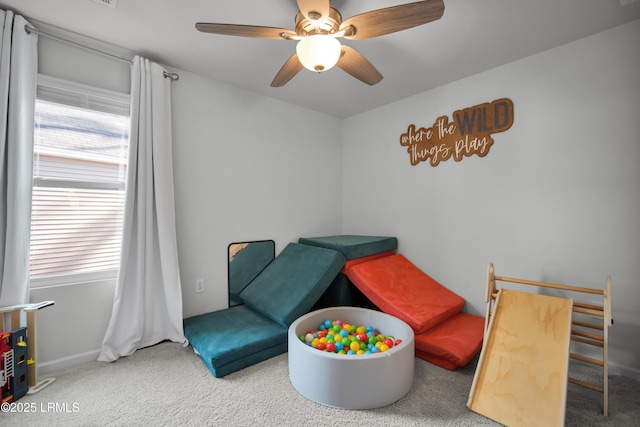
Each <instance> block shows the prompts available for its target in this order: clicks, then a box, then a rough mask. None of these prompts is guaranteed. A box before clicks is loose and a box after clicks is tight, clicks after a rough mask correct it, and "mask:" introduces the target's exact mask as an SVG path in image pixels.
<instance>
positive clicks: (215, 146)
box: [31, 25, 342, 374]
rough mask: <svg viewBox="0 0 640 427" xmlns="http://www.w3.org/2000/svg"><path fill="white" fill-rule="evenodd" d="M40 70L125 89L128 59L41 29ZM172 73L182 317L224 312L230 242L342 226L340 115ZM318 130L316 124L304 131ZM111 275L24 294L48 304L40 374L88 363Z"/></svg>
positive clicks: (109, 296) (282, 240)
mask: <svg viewBox="0 0 640 427" xmlns="http://www.w3.org/2000/svg"><path fill="white" fill-rule="evenodd" d="M39 26H40V27H41V26H42V25H39ZM83 42H84V43H85V44H89V45H92V44H94V43H93V41H91V40H83ZM100 48H101V49H103V50H105V49H106V50H109V49H110V48H109V47H108V46H107V47H105V46H100ZM111 50H113V49H111ZM113 53H118V52H113ZM121 53H122V54H127V53H126V52H121ZM39 71H40V72H41V73H45V74H51V75H53V76H55V77H59V78H66V79H69V80H74V81H78V82H80V83H84V84H92V85H96V86H98V87H102V88H105V89H110V90H116V91H121V92H122V91H124V92H128V91H129V79H130V74H129V73H130V67H129V66H128V65H127V64H123V63H119V62H117V61H113V60H111V59H105V58H103V57H100V56H96V55H94V54H91V53H86V52H84V51H81V50H78V49H76V48H73V47H68V46H65V45H63V44H60V43H57V42H54V41H51V40H49V39H46V38H43V37H41V38H40V42H39ZM171 71H176V72H178V73H179V75H180V80H179V81H177V82H174V83H172V109H173V123H172V127H173V129H172V132H173V154H174V177H175V200H176V221H177V224H176V227H177V240H178V256H179V261H180V272H181V282H182V288H183V307H184V311H183V312H184V316H185V317H188V316H193V315H195V314H200V313H204V312H208V311H213V310H219V309H222V308H226V306H227V304H228V294H227V246H228V245H229V243H231V242H234V241H242V240H260V239H274V240H275V241H276V251H277V252H280V251H281V250H282V249H283V248H284V247H285V246H286V245H287V243H289V242H293V241H297V239H298V237H300V236H313V235H325V234H339V233H340V227H341V224H342V199H341V185H342V184H341V183H342V148H341V130H342V127H341V123H342V122H341V121H340V120H338V119H336V118H333V117H329V116H325V115H320V114H318V113H315V112H312V111H310V110H306V109H303V108H299V107H295V106H293V105H289V104H284V103H281V102H279V101H275V100H273V99H271V98H267V97H264V96H261V95H256V94H253V93H249V92H246V91H242V90H239V89H237V88H234V87H231V86H228V85H224V84H221V83H218V82H216V81H214V80H211V79H209V78H204V77H201V76H197V75H195V74H192V73H188V72H186V71H182V70H171ZM318 128H319V129H323V131H322V132H321V133H319V132H314V131H313V129H318ZM196 279H204V288H205V292H204V293H202V294H196V293H195V280H196ZM114 282H115V281H101V282H95V283H79V284H69V285H67V286H57V287H49V288H38V289H33V290H32V291H31V300H32V301H33V302H37V301H43V300H53V301H55V305H54V306H53V307H49V308H46V309H44V310H42V311H41V312H39V313H38V341H39V343H38V353H39V356H38V360H39V364H40V371H41V372H42V373H43V374H46V373H47V372H50V371H53V370H56V369H60V368H64V367H66V366H70V365H73V364H77V363H80V362H85V361H89V360H95V358H96V357H97V355H98V353H99V350H100V346H101V343H102V338H103V336H104V333H105V331H106V328H107V325H108V323H109V318H110V315H111V309H112V303H113V292H114V289H115V283H114Z"/></svg>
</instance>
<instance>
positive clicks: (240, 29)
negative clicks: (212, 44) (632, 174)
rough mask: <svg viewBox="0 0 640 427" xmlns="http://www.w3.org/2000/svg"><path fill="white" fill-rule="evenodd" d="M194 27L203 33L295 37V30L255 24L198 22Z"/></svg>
mask: <svg viewBox="0 0 640 427" xmlns="http://www.w3.org/2000/svg"><path fill="white" fill-rule="evenodd" d="M196 29H197V30H198V31H202V32H203V33H213V34H221V35H225V36H241V37H255V38H259V39H276V40H283V39H288V38H289V37H295V36H296V33H295V31H291V30H287V29H285V28H276V27H260V26H257V25H235V24H212V23H207V22H198V23H197V24H196Z"/></svg>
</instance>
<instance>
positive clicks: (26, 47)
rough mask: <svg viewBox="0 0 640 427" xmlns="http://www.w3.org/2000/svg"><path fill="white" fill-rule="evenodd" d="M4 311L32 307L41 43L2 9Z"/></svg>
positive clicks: (0, 282) (0, 279)
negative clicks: (31, 248) (33, 198)
mask: <svg viewBox="0 0 640 427" xmlns="http://www.w3.org/2000/svg"><path fill="white" fill-rule="evenodd" d="M0 18H1V19H2V33H1V34H0V37H1V40H0V49H2V52H0V307H3V306H8V305H14V304H26V303H28V302H29V244H30V242H29V240H30V233H31V191H32V185H33V184H32V183H33V127H34V124H33V120H34V111H35V99H36V78H37V68H38V60H37V41H38V38H37V36H36V35H35V34H33V33H31V34H27V32H26V31H25V25H27V24H28V22H27V21H26V20H25V19H24V18H23V17H21V16H19V15H14V13H13V12H11V11H4V10H0Z"/></svg>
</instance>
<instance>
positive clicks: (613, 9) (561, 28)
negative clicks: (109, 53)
mask: <svg viewBox="0 0 640 427" xmlns="http://www.w3.org/2000/svg"><path fill="white" fill-rule="evenodd" d="M411 1H412V0H376V1H362V0H360V1H359V0H332V1H331V4H332V5H333V6H334V7H336V8H337V9H338V10H339V11H340V12H341V13H342V16H343V19H346V18H348V17H351V16H353V15H357V14H360V13H363V12H367V11H370V10H374V9H379V8H384V7H389V6H395V5H398V4H403V3H409V2H411ZM444 3H445V12H444V15H443V17H442V19H440V20H438V21H435V22H432V23H429V24H426V25H423V26H420V27H416V28H412V29H409V30H405V31H402V32H398V33H394V34H389V35H386V36H381V37H377V38H374V39H369V40H359V41H348V40H344V39H341V42H343V43H345V44H348V45H350V46H351V47H353V48H355V49H357V50H358V51H359V52H360V53H362V54H363V55H364V56H365V57H366V58H367V59H369V61H371V62H372V63H373V64H374V65H375V66H376V68H378V70H379V71H380V72H381V73H382V75H383V76H384V79H383V80H382V82H380V83H378V84H377V85H375V86H367V85H366V84H364V83H362V82H360V81H358V80H356V79H354V78H353V77H351V76H349V75H348V74H346V73H345V72H343V71H342V70H340V69H339V68H337V67H336V68H333V69H331V70H329V71H327V72H324V73H321V74H316V73H313V72H311V71H307V70H302V71H300V73H298V75H296V76H295V77H294V78H293V79H292V80H291V81H290V82H289V83H287V85H286V86H284V87H281V88H272V87H270V84H271V81H272V80H273V77H274V76H275V75H276V73H277V72H278V70H279V69H280V67H281V66H282V64H283V63H284V62H285V60H286V59H288V58H289V56H291V54H293V52H294V51H295V42H293V41H285V40H282V41H279V40H265V39H252V38H246V37H231V36H220V35H213V34H205V33H201V32H199V31H197V30H196V29H195V27H194V24H195V23H196V22H217V23H231V24H248V25H261V26H273V27H282V28H289V29H293V28H294V16H295V14H296V11H297V4H296V1H295V0H233V1H224V0H188V1H177V0H117V7H116V8H110V7H107V6H105V5H103V4H101V2H100V0H55V1H51V0H27V1H25V0H0V7H2V8H3V9H12V10H14V11H15V12H16V13H19V14H22V15H24V16H25V17H26V18H27V19H32V20H34V21H36V22H37V21H40V23H46V24H50V25H53V26H55V27H60V28H64V29H67V30H70V31H72V32H75V33H78V34H81V35H84V36H88V37H91V38H94V39H98V40H102V41H105V42H108V43H110V44H113V45H116V46H119V47H124V48H126V49H127V50H128V51H131V52H135V53H138V54H140V55H143V56H146V57H148V58H149V59H152V60H154V61H156V62H159V63H161V64H164V65H166V66H169V67H175V68H179V69H182V70H186V71H190V72H193V73H197V74H201V75H203V76H207V77H210V78H212V79H215V80H218V81H222V82H225V83H228V84H231V85H234V86H237V87H240V88H244V89H246V90H249V91H252V92H257V93H261V94H263V95H266V96H269V97H273V98H277V99H280V100H282V101H285V102H289V103H293V104H297V105H300V106H302V107H305V108H309V109H312V110H316V111H319V112H323V113H326V114H329V115H332V116H336V117H339V118H345V117H349V116H352V115H355V114H358V113H360V112H363V111H367V110H370V109H372V108H375V107H378V106H381V105H385V104H388V103H390V102H394V101H397V100H400V99H402V98H406V97H408V96H411V95H414V94H417V93H420V92H424V91H427V90H429V89H432V88H435V87H439V86H442V85H445V84H447V83H450V82H453V81H456V80H459V79H461V78H464V77H467V76H470V75H473V74H477V73H480V72H482V71H485V70H488V69H491V68H494V67H497V66H500V65H503V64H506V63H509V62H512V61H515V60H517V59H520V58H523V57H526V56H529V55H532V54H535V53H538V52H541V51H544V50H547V49H550V48H553V47H556V46H559V45H562V44H565V43H568V42H571V41H574V40H577V39H580V38H583V37H586V36H589V35H591V34H595V33H598V32H600V31H603V30H606V29H608V28H612V27H615V26H618V25H621V24H624V23H626V22H630V21H633V20H636V19H640V1H635V0H444ZM627 3H628V4H627ZM621 4H626V5H625V6H622V5H621ZM639 54H640V46H639ZM585 66H588V64H585Z"/></svg>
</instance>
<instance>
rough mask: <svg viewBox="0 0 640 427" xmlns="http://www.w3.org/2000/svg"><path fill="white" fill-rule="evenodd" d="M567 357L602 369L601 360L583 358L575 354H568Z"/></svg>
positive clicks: (602, 362)
mask: <svg viewBox="0 0 640 427" xmlns="http://www.w3.org/2000/svg"><path fill="white" fill-rule="evenodd" d="M569 357H571V358H572V359H576V360H580V361H582V362H586V363H591V364H592V365H597V366H600V367H604V361H603V360H598V359H593V358H591V357H587V356H583V355H581V354H576V353H570V354H569Z"/></svg>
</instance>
